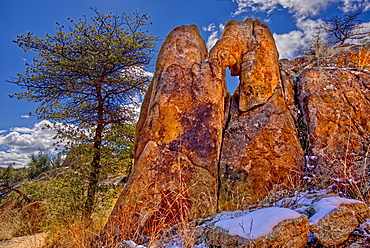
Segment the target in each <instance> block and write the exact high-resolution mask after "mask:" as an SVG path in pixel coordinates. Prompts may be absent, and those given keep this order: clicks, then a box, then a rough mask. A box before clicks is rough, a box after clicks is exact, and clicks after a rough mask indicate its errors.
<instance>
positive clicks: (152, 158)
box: [101, 25, 228, 244]
mask: <svg viewBox="0 0 370 248" xmlns="http://www.w3.org/2000/svg"><path fill="white" fill-rule="evenodd" d="M215 54H217V52H216V53H215ZM207 58H208V53H207V50H206V46H205V42H204V40H203V39H202V38H201V37H200V35H199V30H198V28H197V27H196V26H194V25H191V26H181V27H178V28H176V29H174V30H173V31H172V32H171V33H170V34H169V35H168V36H167V38H166V39H165V41H164V43H163V45H162V47H161V50H160V52H159V55H158V60H157V66H156V72H155V74H154V77H153V81H152V83H151V85H150V86H149V90H148V92H147V94H146V97H145V100H144V102H143V106H142V109H141V114H140V120H139V123H138V126H137V135H136V143H135V165H134V168H133V171H132V173H131V175H130V178H129V181H128V183H127V185H126V188H125V189H124V191H123V192H122V194H121V196H120V197H119V199H118V201H117V203H116V206H115V208H114V209H113V212H112V214H111V216H110V218H109V220H108V223H107V225H106V227H105V229H104V231H103V235H102V237H101V240H102V241H103V244H108V243H109V242H110V241H112V242H113V243H114V242H116V241H114V240H116V239H117V238H118V237H119V238H120V239H133V240H136V239H138V238H139V236H140V235H145V234H150V235H155V234H156V233H158V232H160V231H161V230H163V228H165V227H166V226H170V225H173V224H174V223H176V222H178V221H187V220H188V219H193V218H197V217H204V216H206V215H209V214H212V213H215V212H216V208H217V188H218V186H217V181H218V167H217V164H218V159H219V156H220V150H221V142H222V130H223V127H224V124H225V123H224V116H225V113H224V112H225V111H224V105H225V104H224V101H225V98H227V91H226V84H225V66H227V65H225V63H226V64H228V62H227V58H226V57H225V56H223V57H222V58H223V59H224V60H225V61H226V62H223V61H220V60H219V58H218V57H217V56H213V57H212V58H210V59H207Z"/></svg>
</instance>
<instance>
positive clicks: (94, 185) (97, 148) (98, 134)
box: [82, 84, 105, 225]
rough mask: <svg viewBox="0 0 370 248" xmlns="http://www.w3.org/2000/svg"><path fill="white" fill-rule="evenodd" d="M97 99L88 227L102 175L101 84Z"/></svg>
mask: <svg viewBox="0 0 370 248" xmlns="http://www.w3.org/2000/svg"><path fill="white" fill-rule="evenodd" d="M96 92H97V98H98V116H97V122H98V124H97V127H96V130H95V136H94V146H93V160H92V162H91V169H90V176H89V185H88V188H87V197H86V201H85V206H84V209H83V216H82V217H83V220H84V221H85V223H86V225H89V224H90V221H91V215H92V213H93V212H94V210H95V206H96V197H97V193H98V184H99V179H100V175H101V163H100V159H101V146H102V138H103V131H104V128H105V124H104V100H103V98H102V94H101V93H102V92H101V84H99V86H98V87H97V91H96Z"/></svg>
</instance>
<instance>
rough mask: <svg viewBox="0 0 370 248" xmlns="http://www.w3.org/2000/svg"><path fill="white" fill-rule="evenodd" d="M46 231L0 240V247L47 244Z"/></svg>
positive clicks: (35, 246)
mask: <svg viewBox="0 0 370 248" xmlns="http://www.w3.org/2000/svg"><path fill="white" fill-rule="evenodd" d="M45 237H46V233H38V234H35V235H31V236H23V237H16V238H12V239H10V240H4V241H0V248H41V247H42V246H43V245H45Z"/></svg>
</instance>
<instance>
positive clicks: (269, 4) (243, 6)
mask: <svg viewBox="0 0 370 248" xmlns="http://www.w3.org/2000/svg"><path fill="white" fill-rule="evenodd" d="M233 2H236V3H237V4H238V8H237V9H236V10H235V12H234V13H233V14H234V15H240V14H242V13H244V12H248V11H262V12H267V13H271V12H272V11H273V10H275V9H277V8H279V7H282V8H284V9H288V10H289V11H290V12H291V13H293V14H294V15H295V16H296V17H302V16H303V17H309V16H316V15H318V14H319V13H320V11H321V10H324V9H325V8H327V7H328V6H329V5H330V4H332V3H339V4H340V9H341V10H342V11H344V12H346V13H347V12H351V11H356V10H358V9H363V10H364V11H367V10H369V9H370V0H233Z"/></svg>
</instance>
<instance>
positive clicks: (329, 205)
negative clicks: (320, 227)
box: [308, 197, 362, 224]
mask: <svg viewBox="0 0 370 248" xmlns="http://www.w3.org/2000/svg"><path fill="white" fill-rule="evenodd" d="M353 203H362V202H361V201H358V200H353V199H347V198H342V197H327V198H323V199H321V200H320V201H318V202H316V203H315V204H314V205H313V207H314V209H315V211H316V213H315V214H314V215H313V216H312V217H311V218H310V219H309V220H308V221H309V222H310V224H316V223H317V222H319V220H320V219H322V218H324V217H325V216H326V215H327V214H329V213H330V212H331V211H333V210H334V209H336V208H337V207H339V206H340V205H341V204H353Z"/></svg>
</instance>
